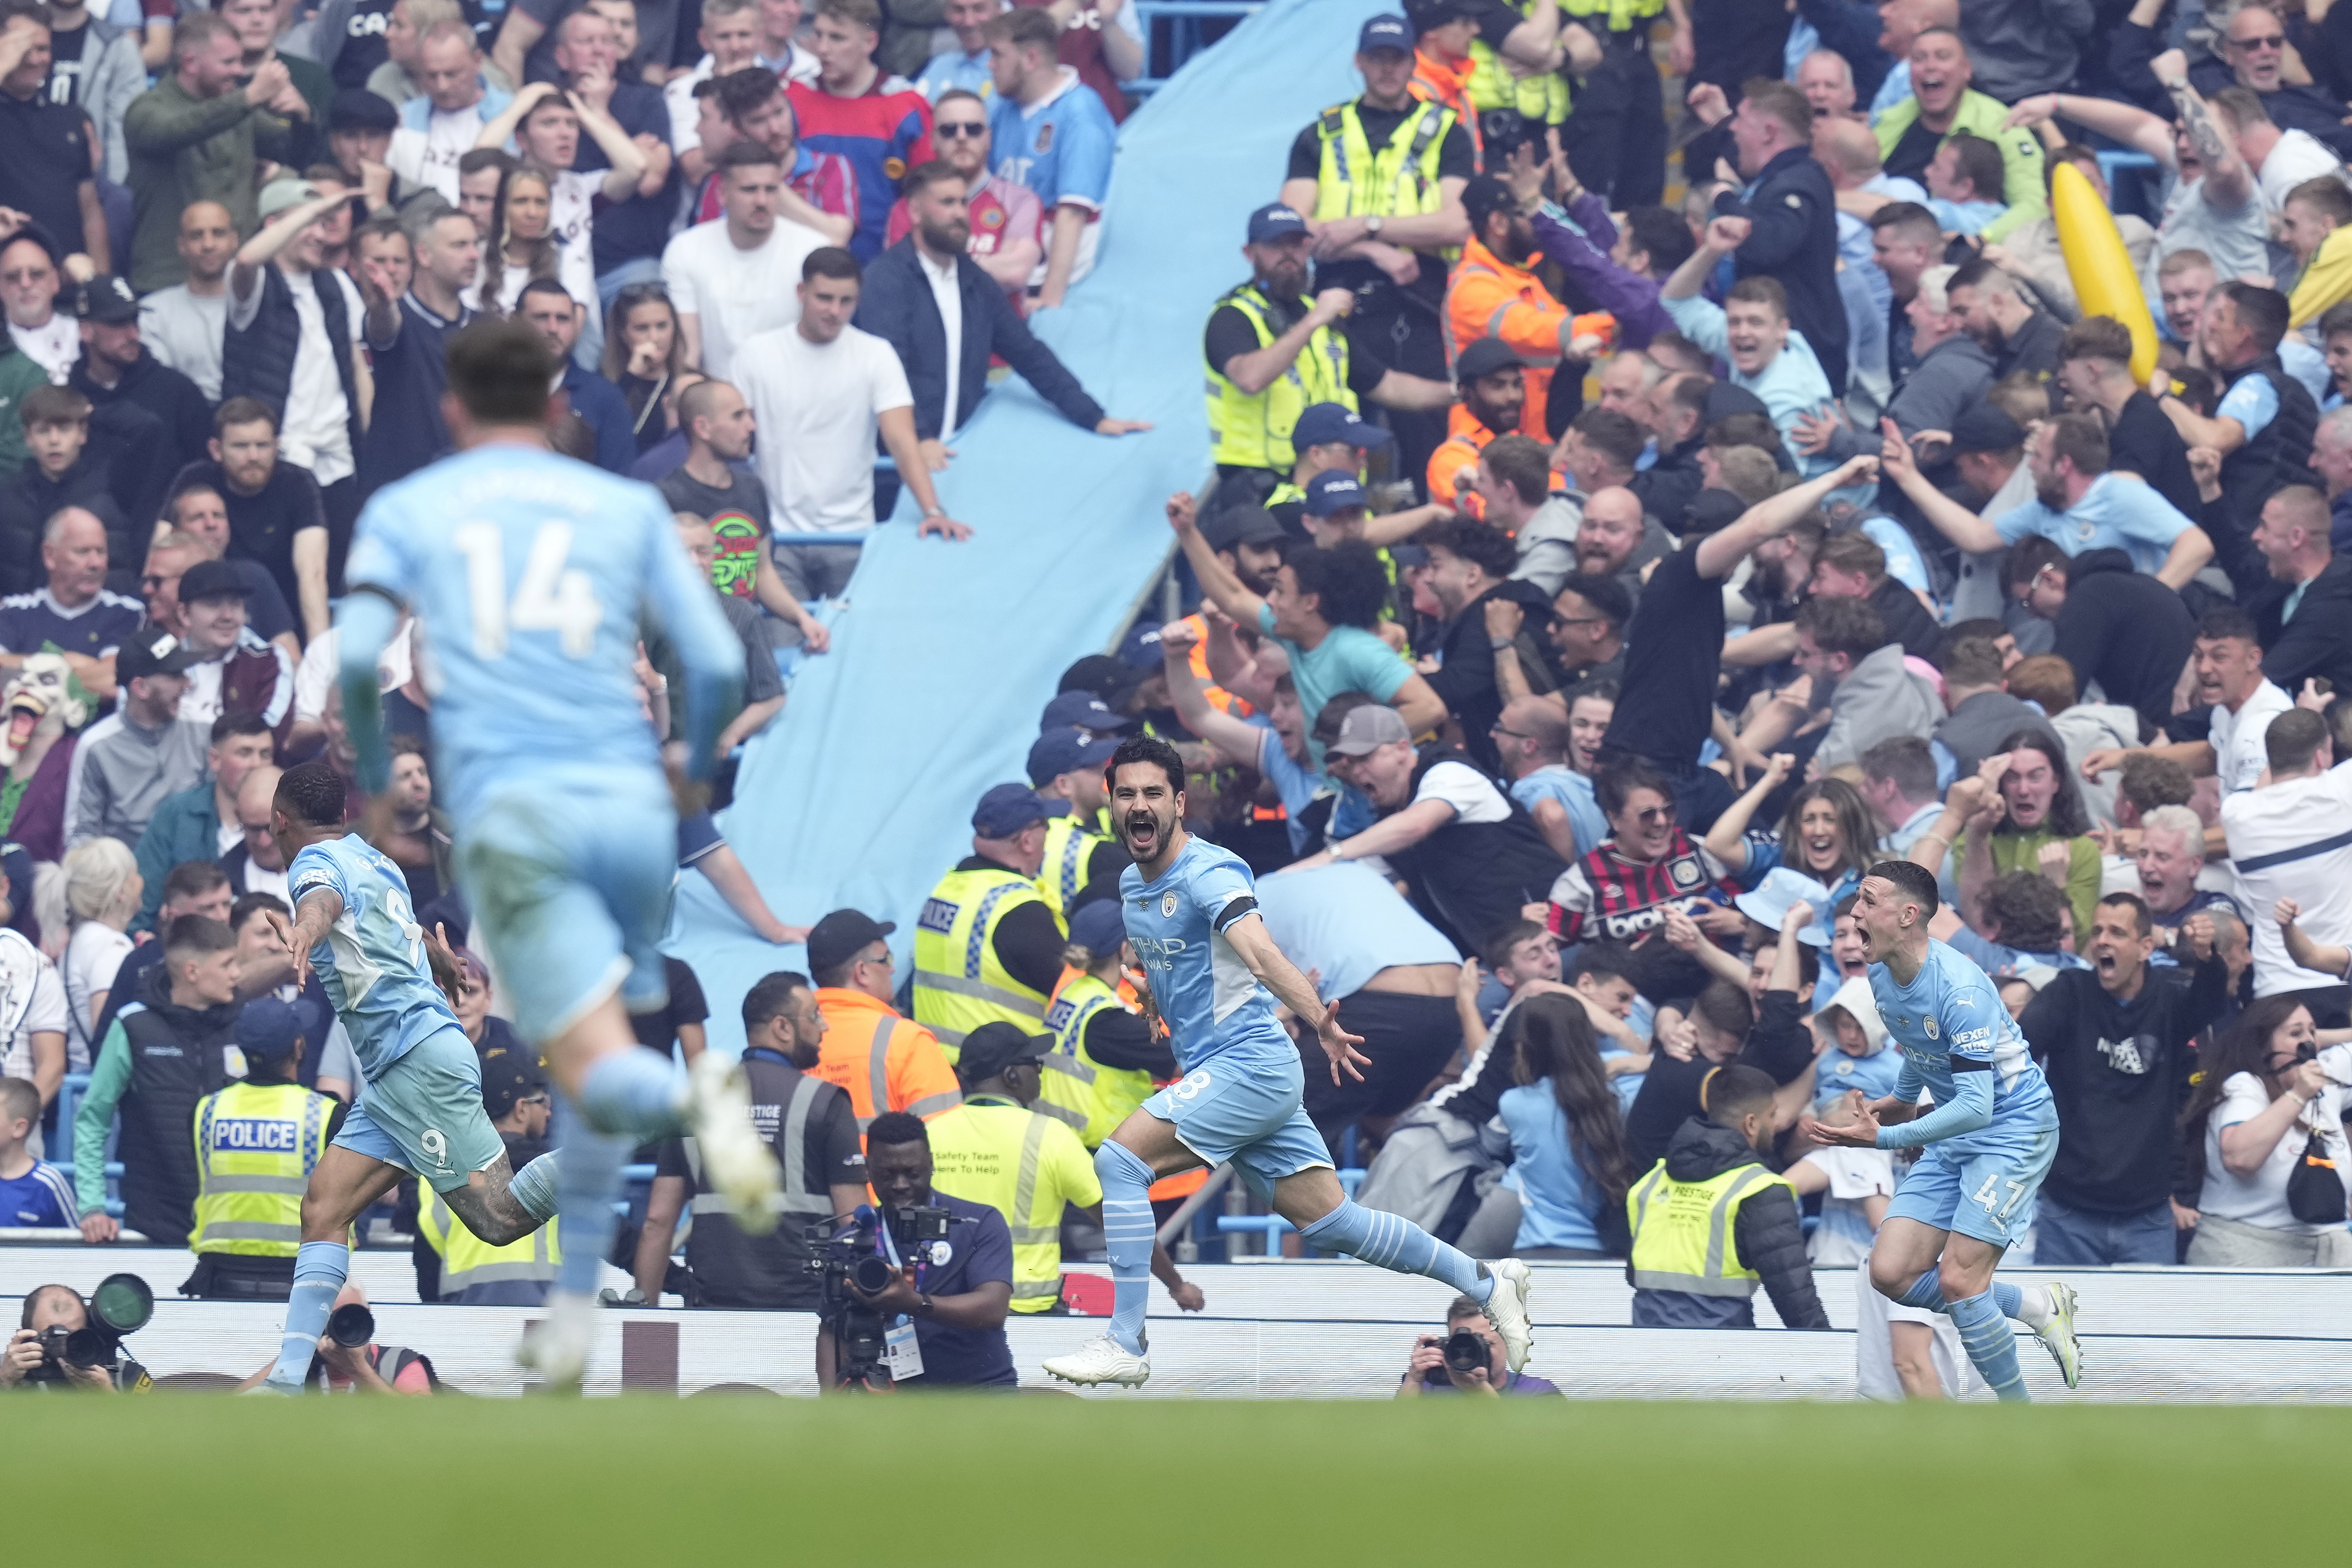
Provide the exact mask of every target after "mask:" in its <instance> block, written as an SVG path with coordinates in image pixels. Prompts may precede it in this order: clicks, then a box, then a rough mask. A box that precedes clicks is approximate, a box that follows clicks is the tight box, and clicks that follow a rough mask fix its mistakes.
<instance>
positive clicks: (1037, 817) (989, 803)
mask: <svg viewBox="0 0 2352 1568" xmlns="http://www.w3.org/2000/svg"><path fill="white" fill-rule="evenodd" d="M1043 821H1045V802H1044V801H1042V800H1039V799H1038V798H1037V793H1036V791H1034V790H1033V789H1031V788H1030V787H1029V786H1028V785H1027V784H996V785H993V786H992V787H991V788H990V790H989V792H988V793H987V794H986V795H982V796H981V797H980V804H979V805H976V806H973V807H972V808H971V830H972V831H973V832H974V833H977V834H979V835H980V836H981V837H983V838H1010V837H1013V835H1014V834H1016V833H1018V832H1020V831H1021V830H1022V829H1023V828H1024V827H1030V826H1035V825H1036V824H1037V823H1040V822H1043Z"/></svg>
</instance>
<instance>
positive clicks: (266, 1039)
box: [180, 996, 343, 1301]
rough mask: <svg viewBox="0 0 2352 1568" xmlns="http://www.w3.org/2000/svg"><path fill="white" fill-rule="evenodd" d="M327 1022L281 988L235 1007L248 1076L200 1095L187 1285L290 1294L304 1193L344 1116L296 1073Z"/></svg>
mask: <svg viewBox="0 0 2352 1568" xmlns="http://www.w3.org/2000/svg"><path fill="white" fill-rule="evenodd" d="M323 1022H324V1019H323V1017H321V1016H319V1015H318V1014H317V1013H316V1011H315V1010H314V1009H312V1008H310V1007H309V1006H306V1005H299V1004H295V1003H288V1002H281V1001H279V1000H278V998H277V997H275V996H261V997H257V998H255V999H254V1000H253V1001H250V1002H247V1004H246V1005H244V1007H243V1008H241V1009H240V1010H239V1011H238V1013H237V1016H236V1035H235V1040H236V1044H235V1047H234V1048H235V1049H236V1051H237V1052H238V1053H239V1054H241V1055H242V1056H243V1058H244V1059H245V1079H244V1081H243V1082H241V1083H232V1084H230V1085H229V1086H228V1087H227V1088H226V1089H220V1090H217V1091H216V1092H215V1093H212V1094H208V1095H206V1096H205V1097H204V1098H203V1099H202V1100H198V1101H197V1102H196V1112H195V1149H196V1210H195V1215H196V1227H195V1230H194V1233H193V1234H191V1235H190V1236H189V1237H188V1247H189V1250H190V1251H192V1252H194V1254H195V1255H196V1271H195V1272H194V1274H192V1275H190V1276H189V1277H188V1280H187V1283H185V1284H184V1285H182V1286H181V1287H180V1294H181V1295H183V1296H201V1297H205V1298H209V1299H211V1300H222V1301H283V1300H286V1298H287V1296H288V1294H289V1292H291V1291H292V1289H294V1252H295V1249H296V1248H297V1247H300V1246H301V1244H302V1194H304V1193H305V1192H307V1191H308V1190H309V1189H310V1172H311V1170H312V1169H313V1168H314V1167H315V1166H316V1165H317V1164H318V1163H319V1156H320V1155H321V1154H323V1153H325V1152H326V1151H327V1143H328V1141H329V1140H331V1138H333V1137H334V1135H335V1131H336V1130H337V1129H338V1128H339V1127H340V1126H341V1124H342V1120H343V1103H342V1101H341V1100H337V1099H336V1098H335V1097H334V1096H333V1095H331V1094H320V1092H319V1091H318V1090H316V1089H305V1088H303V1087H302V1086H301V1084H299V1083H298V1082H296V1081H295V1075H296V1073H297V1072H298V1071H299V1068H300V1067H301V1064H302V1053H303V1048H304V1047H306V1046H307V1045H308V1044H309V1043H310V1037H311V1035H312V1034H313V1033H314V1032H315V1033H318V1034H324V1033H325V1030H324V1029H323V1028H321V1027H320V1025H321V1024H322V1023H323Z"/></svg>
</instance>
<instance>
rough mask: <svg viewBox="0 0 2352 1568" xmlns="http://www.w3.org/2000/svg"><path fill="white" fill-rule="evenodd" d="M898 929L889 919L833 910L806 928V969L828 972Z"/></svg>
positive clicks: (817, 972) (822, 972) (852, 911)
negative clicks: (875, 918)
mask: <svg viewBox="0 0 2352 1568" xmlns="http://www.w3.org/2000/svg"><path fill="white" fill-rule="evenodd" d="M897 930H898V926H897V925H895V924H894V923H892V922H891V921H877V920H874V919H871V918H869V917H868V916H866V915H865V914H862V913H860V912H859V911H858V910H834V911H833V913H831V914H829V915H827V916H825V917H824V919H823V920H821V921H817V922H816V924H814V925H813V926H811V927H809V933H808V962H809V970H810V972H811V973H815V974H830V973H833V972H834V971H835V970H836V969H839V968H840V967H841V966H842V965H843V964H845V963H848V962H849V961H850V960H851V959H853V958H856V956H857V955H858V954H859V953H861V952H865V951H866V949H867V948H869V947H871V946H873V945H874V944H875V943H876V942H880V941H881V940H882V939H883V938H884V937H887V936H888V935H889V934H890V933H891V932H892V931H897Z"/></svg>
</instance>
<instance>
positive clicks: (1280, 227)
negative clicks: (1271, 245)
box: [1249, 202, 1307, 245]
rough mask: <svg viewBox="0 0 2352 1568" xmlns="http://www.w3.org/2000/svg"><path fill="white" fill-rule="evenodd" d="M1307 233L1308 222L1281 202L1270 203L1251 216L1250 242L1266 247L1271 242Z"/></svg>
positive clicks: (1295, 210)
mask: <svg viewBox="0 0 2352 1568" xmlns="http://www.w3.org/2000/svg"><path fill="white" fill-rule="evenodd" d="M1306 232H1307V220H1306V219H1305V218H1303V217H1301V216H1298V209H1297V207H1294V206H1286V205H1284V204H1282V203H1281V202H1268V203H1266V205H1264V206H1262V207H1260V208H1258V209H1257V211H1255V212H1254V213H1252V214H1250V216H1249V242H1250V243H1251V244H1252V245H1265V244H1266V243H1267V242H1269V241H1271V240H1276V239H1287V238H1289V237H1291V236H1292V235H1294V234H1305V233H1306Z"/></svg>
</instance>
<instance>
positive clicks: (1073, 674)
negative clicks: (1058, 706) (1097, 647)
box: [1059, 653, 1143, 713]
mask: <svg viewBox="0 0 2352 1568" xmlns="http://www.w3.org/2000/svg"><path fill="white" fill-rule="evenodd" d="M1142 684H1143V674H1142V672H1141V671H1140V670H1137V669H1132V668H1129V667H1128V666H1127V665H1126V664H1124V663H1122V662H1121V661H1120V659H1119V658H1118V656H1117V655H1116V654H1108V653H1090V654H1088V655H1087V657H1086V658H1082V659H1080V660H1078V662H1077V663H1076V664H1074V665H1072V666H1070V668H1067V669H1066V670H1064V671H1062V680H1061V685H1060V687H1059V689H1061V690H1063V691H1084V692H1086V693H1087V694H1088V695H1090V696H1094V697H1099V698H1101V699H1102V700H1103V704H1104V706H1106V707H1108V709H1110V710H1111V711H1112V712H1114V713H1116V712H1117V711H1118V710H1120V709H1121V708H1123V707H1125V706H1126V705H1127V700H1128V699H1129V698H1130V697H1132V696H1134V695H1135V689H1136V688H1137V687H1139V686H1140V685H1142Z"/></svg>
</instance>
